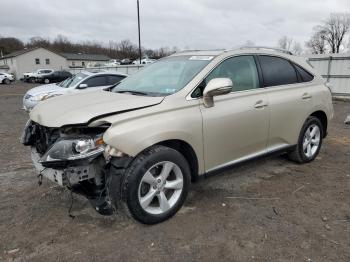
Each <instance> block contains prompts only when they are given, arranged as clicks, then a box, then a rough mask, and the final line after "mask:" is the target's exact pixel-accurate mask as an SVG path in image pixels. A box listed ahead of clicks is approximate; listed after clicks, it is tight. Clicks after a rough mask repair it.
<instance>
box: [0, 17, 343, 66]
mask: <svg viewBox="0 0 350 262" xmlns="http://www.w3.org/2000/svg"><path fill="white" fill-rule="evenodd" d="M349 33H350V14H349V13H333V14H330V16H329V17H328V18H327V19H326V20H324V21H323V22H322V23H321V24H319V25H316V26H315V27H314V28H313V32H312V35H311V36H310V39H309V40H308V41H307V42H305V49H304V48H303V47H302V45H301V44H300V43H298V42H297V41H295V40H294V39H293V38H292V37H288V36H283V37H282V38H281V39H280V40H279V41H278V43H277V46H278V47H279V48H282V49H286V50H289V51H291V52H293V53H294V54H296V55H301V54H305V53H312V54H325V53H340V52H343V51H347V50H349V48H350V36H349ZM247 43H249V45H250V46H252V45H254V43H253V42H251V41H248V42H247ZM34 47H44V48H48V49H51V50H53V51H56V52H59V53H61V52H66V53H90V54H103V55H107V56H108V57H110V58H114V59H123V58H130V59H137V58H138V56H139V50H138V46H137V45H135V44H134V43H132V42H131V41H130V40H122V41H120V42H115V41H109V42H108V44H101V43H99V42H96V41H84V42H78V43H74V42H72V41H70V40H69V39H68V38H67V37H65V36H63V35H58V36H57V37H56V38H55V39H54V40H53V41H50V40H49V39H46V38H43V37H40V36H37V37H32V38H30V39H29V41H28V42H23V41H21V40H20V39H18V38H14V37H1V36H0V56H1V55H6V54H9V53H12V52H15V51H18V50H22V49H23V48H34ZM178 50H179V49H178V48H176V47H173V48H169V47H161V48H159V49H146V48H142V55H143V56H145V55H146V56H148V57H149V58H155V59H158V58H161V57H164V56H168V55H170V54H172V53H175V52H177V51H178Z"/></svg>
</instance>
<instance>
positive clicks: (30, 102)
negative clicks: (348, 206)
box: [23, 71, 127, 112]
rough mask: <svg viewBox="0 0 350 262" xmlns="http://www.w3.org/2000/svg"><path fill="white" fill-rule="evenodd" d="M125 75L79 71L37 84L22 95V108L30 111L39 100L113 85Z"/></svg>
mask: <svg viewBox="0 0 350 262" xmlns="http://www.w3.org/2000/svg"><path fill="white" fill-rule="evenodd" d="M125 77H127V75H126V74H122V73H116V72H98V73H93V72H88V71H83V72H80V73H78V74H76V75H74V76H72V77H70V78H67V79H66V80H64V81H62V82H60V83H57V84H48V85H42V86H37V87H34V88H32V89H30V90H29V91H28V92H27V93H26V94H25V95H24V97H23V109H24V110H26V111H27V112H29V111H31V110H32V109H33V108H34V106H36V105H37V104H38V103H39V102H40V101H43V100H46V99H48V98H51V97H55V96H60V95H64V94H71V93H80V92H83V91H84V92H85V91H94V90H99V89H104V88H107V87H110V86H113V85H115V84H116V83H118V82H120V81H121V80H123V79H124V78H125Z"/></svg>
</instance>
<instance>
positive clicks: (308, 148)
mask: <svg viewBox="0 0 350 262" xmlns="http://www.w3.org/2000/svg"><path fill="white" fill-rule="evenodd" d="M322 139H323V126H322V123H321V121H320V120H319V119H318V118H317V117H314V116H310V117H308V118H307V119H306V121H305V123H304V125H303V127H302V128H301V131H300V135H299V140H298V144H297V145H296V147H295V148H294V150H293V151H292V152H291V153H290V154H289V158H290V159H291V160H293V161H295V162H298V163H308V162H311V161H312V160H314V159H315V158H316V157H317V155H318V153H319V152H320V149H321V145H322Z"/></svg>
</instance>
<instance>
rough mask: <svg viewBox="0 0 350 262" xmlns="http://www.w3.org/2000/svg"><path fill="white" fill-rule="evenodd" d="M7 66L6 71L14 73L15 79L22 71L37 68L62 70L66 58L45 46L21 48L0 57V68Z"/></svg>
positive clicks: (21, 74)
mask: <svg viewBox="0 0 350 262" xmlns="http://www.w3.org/2000/svg"><path fill="white" fill-rule="evenodd" d="M6 66H7V67H8V70H7V73H11V74H14V75H15V77H16V78H17V79H20V78H22V77H23V73H26V72H33V71H36V70H38V69H53V70H62V69H64V68H66V67H67V61H66V58H64V57H63V56H61V55H59V54H57V53H54V52H52V51H50V50H47V49H45V48H41V47H39V48H32V49H23V50H20V51H16V52H13V53H11V54H8V55H5V56H3V57H0V68H1V67H6Z"/></svg>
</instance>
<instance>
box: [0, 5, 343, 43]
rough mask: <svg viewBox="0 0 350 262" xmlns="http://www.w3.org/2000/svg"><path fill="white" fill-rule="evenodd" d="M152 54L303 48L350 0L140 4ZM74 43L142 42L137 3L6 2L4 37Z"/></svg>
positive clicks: (0, 18)
mask: <svg viewBox="0 0 350 262" xmlns="http://www.w3.org/2000/svg"><path fill="white" fill-rule="evenodd" d="M140 10H141V38H142V39H141V40H142V45H143V46H144V47H148V48H158V47H161V46H169V47H173V46H177V47H179V48H181V49H183V48H191V49H197V48H200V49H203V48H232V47H235V46H238V45H242V44H244V43H246V42H247V41H248V40H249V41H252V42H254V43H255V44H256V45H268V46H275V45H276V43H277V41H278V39H279V38H280V37H281V36H283V35H288V36H290V37H293V39H294V40H296V41H298V42H300V43H301V44H302V45H304V42H305V41H306V40H307V39H308V38H309V36H310V34H311V32H312V28H313V26H315V25H317V24H318V23H320V22H321V21H322V20H324V19H326V18H327V17H328V16H329V14H330V13H331V12H349V11H350V0H266V1H263V0H260V1H259V0H187V1H186V0H172V1H170V0H140ZM57 34H62V35H64V36H66V37H68V38H69V39H71V40H73V41H81V40H96V41H98V42H101V43H107V42H108V41H109V40H113V41H120V40H123V39H130V40H131V41H133V42H135V43H136V42H137V12H136V0H1V15H0V35H2V36H15V37H18V38H20V39H22V40H28V39H29V38H30V37H32V36H42V37H45V38H50V39H51V40H52V39H54V38H55V36H56V35H57Z"/></svg>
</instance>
